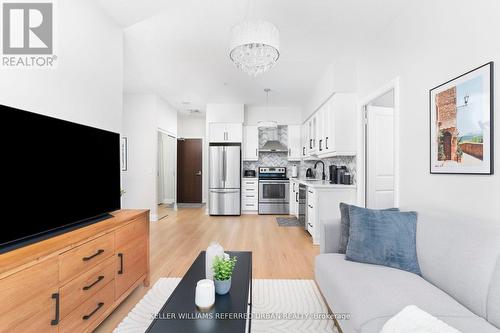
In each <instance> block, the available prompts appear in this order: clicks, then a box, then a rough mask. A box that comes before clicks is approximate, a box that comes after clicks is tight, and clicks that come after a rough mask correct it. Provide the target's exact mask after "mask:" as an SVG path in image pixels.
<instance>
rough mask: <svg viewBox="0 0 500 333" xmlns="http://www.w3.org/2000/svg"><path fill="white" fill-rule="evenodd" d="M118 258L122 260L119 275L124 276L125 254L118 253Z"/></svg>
mask: <svg viewBox="0 0 500 333" xmlns="http://www.w3.org/2000/svg"><path fill="white" fill-rule="evenodd" d="M118 258H120V270H119V271H118V274H120V275H121V274H123V253H118Z"/></svg>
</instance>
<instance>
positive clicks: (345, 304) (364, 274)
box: [315, 253, 498, 333]
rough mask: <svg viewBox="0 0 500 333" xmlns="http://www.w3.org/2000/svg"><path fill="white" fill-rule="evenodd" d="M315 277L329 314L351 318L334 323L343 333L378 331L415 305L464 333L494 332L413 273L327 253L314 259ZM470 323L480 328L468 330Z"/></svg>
mask: <svg viewBox="0 0 500 333" xmlns="http://www.w3.org/2000/svg"><path fill="white" fill-rule="evenodd" d="M315 277H316V281H317V283H318V286H319V288H320V290H321V292H322V293H323V296H324V297H325V299H326V301H327V302H328V305H329V306H330V307H331V309H332V311H334V312H335V313H350V314H351V319H350V320H349V322H346V323H345V325H342V322H341V323H340V326H341V327H342V328H343V330H344V333H350V332H379V331H380V329H381V328H382V326H383V325H384V323H385V321H387V320H388V319H389V318H391V317H393V316H394V315H395V314H397V313H398V312H400V311H401V310H402V309H403V308H404V307H405V306H408V305H416V306H418V307H419V308H421V309H422V310H424V311H426V312H428V313H430V314H432V315H433V316H435V317H438V318H439V319H441V320H442V321H444V322H446V323H447V324H449V325H451V326H453V327H455V328H457V329H458V330H460V331H462V332H464V333H468V332H471V333H472V332H474V333H475V332H497V333H498V331H497V330H496V329H495V328H494V327H493V326H491V325H489V324H488V323H487V322H486V321H485V320H484V319H482V318H480V317H477V316H476V315H474V314H473V313H472V312H471V311H469V310H468V309H467V308H465V307H464V306H463V305H461V304H459V303H458V302H457V301H455V300H454V299H453V298H451V297H450V296H449V295H448V294H446V293H445V292H443V291H442V290H440V289H438V288H437V287H435V286H433V285H432V284H430V283H428V282H427V281H425V280H424V279H423V278H422V277H420V276H418V275H416V274H412V273H409V272H406V271H402V270H399V269H394V268H389V267H384V266H378V265H370V264H362V263H356V262H352V261H346V260H345V258H344V255H342V254H333V253H328V254H321V255H319V256H317V257H316V265H315ZM374 322H375V323H374ZM476 324H477V325H479V326H477V327H480V328H483V327H484V329H483V330H479V331H478V330H473V329H471V327H474V326H475V325H476ZM344 326H345V327H347V329H344V328H345V327H344ZM367 327H368V328H370V330H367V329H368V328H367Z"/></svg>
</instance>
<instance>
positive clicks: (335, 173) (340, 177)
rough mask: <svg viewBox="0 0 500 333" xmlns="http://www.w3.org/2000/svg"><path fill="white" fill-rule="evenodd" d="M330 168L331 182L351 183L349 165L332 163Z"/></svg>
mask: <svg viewBox="0 0 500 333" xmlns="http://www.w3.org/2000/svg"><path fill="white" fill-rule="evenodd" d="M328 168H329V172H330V184H346V185H350V184H351V182H352V179H351V178H352V177H351V175H350V174H349V173H348V172H347V167H346V166H345V165H343V166H336V165H333V164H332V165H330V166H329V167H328Z"/></svg>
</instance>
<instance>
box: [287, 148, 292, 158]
mask: <svg viewBox="0 0 500 333" xmlns="http://www.w3.org/2000/svg"><path fill="white" fill-rule="evenodd" d="M288 156H292V148H288Z"/></svg>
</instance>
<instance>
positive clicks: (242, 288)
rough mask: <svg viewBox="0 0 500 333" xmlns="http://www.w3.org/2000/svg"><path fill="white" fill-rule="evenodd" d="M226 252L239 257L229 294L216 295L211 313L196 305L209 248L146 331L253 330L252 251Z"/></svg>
mask: <svg viewBox="0 0 500 333" xmlns="http://www.w3.org/2000/svg"><path fill="white" fill-rule="evenodd" d="M226 253H228V254H229V255H230V256H231V257H233V256H236V257H237V258H238V261H237V263H236V267H235V269H234V273H233V277H232V279H231V290H230V291H229V293H228V294H226V295H222V296H221V295H217V294H216V295H215V306H214V307H213V308H212V309H211V310H209V311H208V312H201V311H199V310H198V309H197V308H196V305H195V304H194V295H195V289H196V283H197V282H198V281H199V280H202V279H204V278H205V251H203V252H201V253H200V254H199V255H198V257H197V258H196V260H195V261H194V262H193V264H192V265H191V267H190V268H189V270H188V271H187V273H186V275H184V277H183V278H182V280H181V282H180V283H179V285H178V286H177V287H176V288H175V290H174V291H173V293H172V295H170V297H169V298H168V300H167V302H166V303H165V305H164V306H163V307H162V308H161V310H160V312H159V313H158V316H157V317H156V318H155V319H154V321H153V322H152V323H151V325H150V326H149V328H148V329H147V331H146V332H148V333H170V332H172V333H181V332H182V333H202V332H203V333H211V332H214V333H215V332H217V333H245V332H250V328H251V327H250V318H249V314H250V313H251V312H252V252H226ZM181 318H187V319H181ZM200 318H201V319H200ZM212 318H213V319H212Z"/></svg>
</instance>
